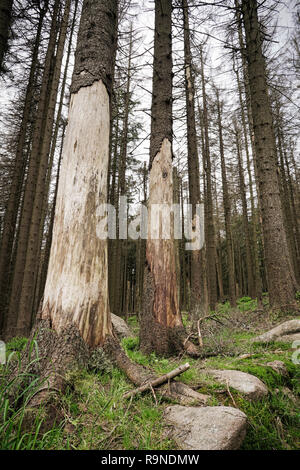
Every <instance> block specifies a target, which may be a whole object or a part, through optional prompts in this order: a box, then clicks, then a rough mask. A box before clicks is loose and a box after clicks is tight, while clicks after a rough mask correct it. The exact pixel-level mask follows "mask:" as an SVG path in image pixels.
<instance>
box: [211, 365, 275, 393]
mask: <svg viewBox="0 0 300 470" xmlns="http://www.w3.org/2000/svg"><path fill="white" fill-rule="evenodd" d="M205 373H206V374H208V375H210V376H211V377H213V378H214V379H215V380H216V381H217V382H219V383H221V384H223V385H228V386H229V387H232V388H234V389H235V390H237V391H238V392H241V393H243V394H244V395H246V396H247V398H249V399H250V400H259V399H260V398H263V397H265V396H267V395H268V389H267V387H266V386H265V384H264V383H263V382H262V381H261V380H259V379H258V378H257V377H255V376H254V375H251V374H247V373H245V372H240V371H238V370H212V369H208V370H206V371H205Z"/></svg>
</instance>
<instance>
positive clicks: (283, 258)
mask: <svg viewBox="0 0 300 470" xmlns="http://www.w3.org/2000/svg"><path fill="white" fill-rule="evenodd" d="M242 11H243V22H244V27H245V33H246V46H247V59H248V72H249V86H250V94H251V109H252V116H253V125H254V135H255V148H256V160H257V172H258V180H259V186H260V191H259V193H260V200H261V210H262V222H263V224H262V225H263V236H264V248H265V262H266V271H267V279H268V287H269V297H270V304H271V305H272V306H274V307H279V308H289V307H291V306H292V307H294V306H295V292H296V289H297V283H296V280H295V276H294V273H293V268H292V263H291V260H290V255H289V250H288V246H287V240H286V234H285V230H284V224H283V214H282V207H281V202H280V195H279V185H278V179H277V173H276V160H275V148H274V142H275V138H274V129H273V123H272V111H271V106H270V101H269V96H268V87H267V80H266V67H265V59H264V57H263V53H262V38H261V32H260V25H259V21H258V15H257V2H256V0H247V1H246V0H243V2H242Z"/></svg>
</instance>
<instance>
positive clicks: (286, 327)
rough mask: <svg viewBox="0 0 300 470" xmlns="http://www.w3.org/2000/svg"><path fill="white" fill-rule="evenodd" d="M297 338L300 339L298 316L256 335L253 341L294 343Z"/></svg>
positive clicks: (299, 320)
mask: <svg viewBox="0 0 300 470" xmlns="http://www.w3.org/2000/svg"><path fill="white" fill-rule="evenodd" d="M297 340H300V319H298V318H296V319H295V320H289V321H286V322H284V323H281V325H277V326H275V328H272V330H269V331H267V332H266V333H263V334H262V335H259V336H256V337H255V338H254V339H253V340H252V341H253V342H255V343H269V342H271V341H282V342H284V343H292V342H293V341H297Z"/></svg>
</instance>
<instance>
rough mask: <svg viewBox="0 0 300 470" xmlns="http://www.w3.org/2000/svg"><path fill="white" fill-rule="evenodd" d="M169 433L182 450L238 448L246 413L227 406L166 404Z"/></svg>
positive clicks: (244, 426)
mask: <svg viewBox="0 0 300 470" xmlns="http://www.w3.org/2000/svg"><path fill="white" fill-rule="evenodd" d="M164 418H165V422H166V424H167V425H168V426H169V430H168V435H169V437H171V438H172V439H174V440H175V442H176V444H177V445H178V447H179V448H180V449H182V450H237V449H239V448H240V446H241V444H242V442H243V440H244V438H245V436H246V428H247V416H246V415H245V414H244V413H243V412H242V411H240V410H238V409H236V408H231V407H227V406H212V407H211V406H208V407H203V408H202V407H185V406H180V405H174V406H169V407H168V408H166V410H165V413H164Z"/></svg>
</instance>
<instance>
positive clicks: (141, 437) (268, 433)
mask: <svg viewBox="0 0 300 470" xmlns="http://www.w3.org/2000/svg"><path fill="white" fill-rule="evenodd" d="M222 305H223V307H221V310H222V308H223V310H222V312H221V313H222V315H223V317H222V316H221V317H220V318H221V319H223V318H225V317H226V318H229V319H231V318H235V316H236V310H234V311H233V310H230V308H228V307H227V306H226V305H225V304H222ZM224 305H225V307H224ZM240 305H241V306H242V309H243V313H242V312H241V315H242V316H243V315H245V316H246V318H247V315H250V316H251V315H255V304H254V303H253V302H252V301H251V299H250V300H249V299H246V300H245V299H244V300H242V301H241V302H239V308H240ZM246 306H247V307H246ZM248 307H249V309H248ZM245 308H247V309H248V310H245ZM253 309H254V310H253ZM218 312H219V309H218ZM219 313H220V312H219ZM249 318H252V317H249ZM184 322H185V324H186V325H187V326H188V325H189V316H188V314H187V313H186V314H185V316H184ZM129 324H130V326H131V329H132V331H133V333H134V335H135V336H134V337H132V338H126V339H123V340H122V346H123V348H124V350H125V352H126V354H127V355H128V356H129V358H130V359H131V360H132V361H134V362H136V363H138V364H141V365H143V366H145V367H148V368H149V369H151V370H152V371H154V372H155V373H156V375H163V374H165V373H167V372H170V371H171V370H173V369H175V368H176V367H178V366H179V365H180V364H184V363H186V362H189V364H190V368H189V370H187V371H186V372H185V373H183V374H182V375H180V376H178V377H177V378H176V380H178V381H182V382H184V383H186V384H188V385H190V386H191V387H193V388H194V389H195V390H197V391H198V392H200V393H204V394H207V395H209V396H210V400H209V403H208V405H210V406H220V405H225V406H236V407H238V408H239V409H240V410H242V411H243V412H244V413H245V414H246V415H247V417H248V423H249V425H248V431H247V436H246V439H245V441H244V443H243V447H242V449H245V450H255V449H268V450H271V449H297V448H299V447H300V445H299V444H300V443H299V429H300V426H299V424H300V414H299V395H300V375H299V365H296V364H293V362H292V354H293V351H292V349H291V345H289V344H285V343H280V342H273V343H270V344H260V343H253V342H252V339H253V337H254V336H255V335H256V334H257V329H256V330H255V332H254V331H253V329H252V327H251V325H250V326H249V324H248V323H247V322H246V320H245V318H244V317H242V320H241V324H240V326H239V325H238V326H237V324H236V323H235V324H234V325H235V326H234V327H231V326H230V324H229V325H228V323H226V322H224V323H222V324H220V325H219V326H218V328H217V329H212V332H211V334H209V333H210V326H212V327H213V326H214V325H215V322H214V321H213V320H211V321H210V323H209V324H208V326H207V329H204V331H203V340H204V348H203V353H204V356H207V357H204V358H202V359H197V360H196V359H192V358H187V357H173V358H162V357H158V356H156V354H150V355H148V356H146V355H144V354H142V353H141V351H140V350H139V340H138V320H137V317H136V316H131V317H130V318H129ZM26 343H27V340H26V339H24V338H15V339H14V340H13V341H12V342H10V343H9V344H8V345H7V358H8V360H9V362H10V361H13V360H14V361H20V357H21V356H20V354H21V351H22V350H23V349H24V347H25V346H26ZM33 347H36V346H35V345H33ZM12 351H17V352H16V353H14V354H12ZM210 353H215V354H216V353H217V355H214V356H212V357H211V354H210ZM100 356H101V355H100ZM100 356H99V357H100ZM98 360H99V358H98V357H97V358H95V364H97V362H98ZM100 360H101V357H100ZM275 360H277V361H278V360H279V361H282V362H283V363H284V364H285V366H286V369H287V371H288V376H286V377H282V376H281V375H280V374H278V373H277V372H275V371H274V370H273V369H272V368H271V367H269V366H267V363H268V362H273V361H275ZM93 364H94V363H93V361H91V364H90V368H89V370H86V369H84V370H79V371H78V370H77V371H74V372H71V373H70V374H69V375H68V388H67V392H66V393H65V394H64V395H62V396H61V397H59V399H58V402H57V406H58V407H59V409H60V410H61V414H62V419H61V420H60V423H59V424H57V425H55V426H53V428H52V429H51V430H48V431H47V433H45V432H43V431H42V429H43V420H44V415H43V408H42V407H41V409H40V410H39V412H38V413H37V415H36V422H35V423H34V424H33V425H32V427H31V429H30V430H29V431H28V429H24V419H25V414H26V413H25V409H26V403H28V402H29V400H30V397H32V396H33V395H34V393H35V392H36V389H37V387H38V385H39V382H38V378H37V377H34V376H30V377H28V381H27V383H28V386H27V388H26V389H25V390H19V391H18V395H17V400H16V401H15V402H14V403H10V402H9V401H8V395H9V390H10V388H11V387H12V386H13V384H10V383H8V381H7V380H6V377H7V375H6V374H7V367H8V366H6V367H4V366H2V368H1V369H0V448H1V449H32V450H39V449H45V450H48V449H58V450H60V449H78V450H89V449H99V450H107V449H111V450H112V449H116V450H135V449H137V450H140V449H145V450H175V449H176V444H175V443H174V442H172V441H171V440H170V439H169V438H168V437H167V436H166V434H165V433H164V425H163V412H164V409H165V407H166V406H167V404H169V403H170V402H169V401H167V400H165V399H162V398H161V397H160V396H159V394H156V395H153V394H152V393H151V392H150V391H149V392H146V393H143V394H139V395H136V396H135V397H134V398H132V399H128V398H127V399H126V398H124V393H125V392H127V391H129V390H131V389H133V388H134V386H133V385H132V384H131V383H130V382H129V381H128V379H127V377H126V376H125V374H124V373H123V372H121V371H120V370H118V369H116V368H115V367H113V366H112V365H111V366H110V367H103V368H100V369H101V370H100V369H99V367H96V366H95V367H94V366H93ZM206 369H234V370H240V371H242V372H247V373H250V374H252V375H255V376H256V377H258V378H259V379H261V380H262V381H263V382H264V383H265V384H266V386H267V387H268V390H269V395H268V397H266V398H264V399H263V400H259V401H257V402H251V401H249V400H247V399H246V398H245V397H244V396H243V395H242V394H240V393H238V392H237V391H235V390H233V389H230V390H229V389H228V388H227V386H224V385H221V384H219V383H217V382H216V381H215V380H214V379H213V378H212V377H210V376H208V375H207V374H206V373H205V371H206Z"/></svg>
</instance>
